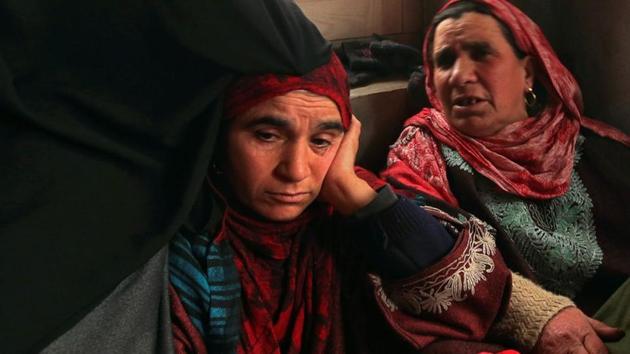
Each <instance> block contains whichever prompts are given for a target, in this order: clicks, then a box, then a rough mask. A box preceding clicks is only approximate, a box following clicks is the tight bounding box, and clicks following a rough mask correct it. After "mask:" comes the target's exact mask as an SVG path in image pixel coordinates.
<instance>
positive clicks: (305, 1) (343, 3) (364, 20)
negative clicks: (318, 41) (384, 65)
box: [296, 0, 403, 40]
mask: <svg viewBox="0 0 630 354" xmlns="http://www.w3.org/2000/svg"><path fill="white" fill-rule="evenodd" d="M402 1H403V0H296V3H297V4H298V6H300V8H301V9H302V11H304V14H306V16H307V17H308V18H309V19H310V20H311V21H313V22H314V23H315V25H316V26H317V27H318V28H319V30H320V31H321V32H322V34H323V35H324V37H326V38H327V39H329V40H335V39H345V38H357V37H367V36H370V35H371V34H373V33H377V34H391V33H400V32H402Z"/></svg>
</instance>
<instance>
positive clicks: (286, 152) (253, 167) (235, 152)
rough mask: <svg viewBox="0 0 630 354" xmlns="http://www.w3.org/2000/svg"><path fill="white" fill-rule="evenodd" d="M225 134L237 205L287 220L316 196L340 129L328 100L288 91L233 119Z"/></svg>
mask: <svg viewBox="0 0 630 354" xmlns="http://www.w3.org/2000/svg"><path fill="white" fill-rule="evenodd" d="M227 134H228V139H227V145H228V146H227V168H226V175H227V178H228V181H229V183H230V184H231V186H232V189H233V190H234V193H235V194H236V196H237V198H238V199H239V201H240V202H241V204H243V205H245V206H246V207H248V208H249V209H251V210H252V211H254V212H256V213H257V214H258V215H260V216H263V217H265V218H266V219H268V220H273V221H290V220H293V219H295V218H296V217H298V216H299V215H300V214H302V212H303V211H304V210H305V209H306V208H307V207H308V206H309V205H310V204H311V203H312V202H313V201H314V200H315V199H316V198H317V196H318V195H319V192H320V189H321V187H322V183H323V181H324V177H326V173H327V172H328V169H329V168H330V164H331V163H332V160H333V158H334V157H335V154H336V153H337V149H338V148H339V144H340V142H341V139H342V138H343V134H344V129H343V126H342V123H341V114H340V113H339V110H338V109H337V105H336V104H335V103H334V102H333V101H332V100H331V99H329V98H328V97H324V96H319V95H315V94H312V93H310V92H306V91H292V92H289V93H287V94H284V95H281V96H276V97H273V98H271V99H269V100H267V101H264V102H262V103H260V104H258V105H256V106H254V107H252V108H251V109H250V110H249V111H247V112H245V113H244V114H242V115H240V116H237V117H235V118H234V120H233V121H232V122H231V124H230V128H229V130H228V133H227Z"/></svg>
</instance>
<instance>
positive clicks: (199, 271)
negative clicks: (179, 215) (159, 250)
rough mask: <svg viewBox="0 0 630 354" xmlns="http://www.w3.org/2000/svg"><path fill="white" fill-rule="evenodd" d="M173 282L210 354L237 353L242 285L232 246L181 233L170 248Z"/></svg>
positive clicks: (198, 235) (204, 236) (203, 236)
mask: <svg viewBox="0 0 630 354" xmlns="http://www.w3.org/2000/svg"><path fill="white" fill-rule="evenodd" d="M169 270H170V272H169V273H170V281H171V284H172V285H173V287H174V288H175V290H176V291H177V294H178V295H179V297H180V299H181V301H182V304H183V306H184V308H185V309H186V312H187V313H188V316H189V317H190V319H191V322H192V323H193V325H194V326H195V327H196V328H197V329H198V330H199V333H201V335H202V336H203V338H204V340H205V342H206V346H207V348H208V352H210V353H234V352H235V351H236V345H237V343H238V340H239V333H240V327H241V321H240V294H241V285H240V280H239V276H238V272H237V270H236V267H235V265H234V261H233V251H232V248H231V246H230V245H229V243H228V242H226V241H223V242H219V243H218V244H215V243H213V242H211V240H210V238H209V237H208V235H201V234H193V233H191V234H186V235H184V234H182V233H178V234H177V235H176V236H175V238H174V239H173V240H172V241H171V244H170V254H169Z"/></svg>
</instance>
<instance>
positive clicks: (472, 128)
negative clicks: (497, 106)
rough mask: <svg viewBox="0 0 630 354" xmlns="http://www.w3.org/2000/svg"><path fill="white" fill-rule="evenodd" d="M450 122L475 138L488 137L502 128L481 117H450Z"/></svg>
mask: <svg viewBox="0 0 630 354" xmlns="http://www.w3.org/2000/svg"><path fill="white" fill-rule="evenodd" d="M449 122H450V124H451V126H452V127H453V128H455V129H456V130H457V131H458V132H460V133H461V134H464V135H467V136H470V137H473V138H486V137H489V136H492V135H494V134H495V133H496V132H497V131H499V130H501V127H496V126H493V125H489V124H487V122H485V121H484V119H483V118H480V117H468V118H466V119H454V120H453V119H449Z"/></svg>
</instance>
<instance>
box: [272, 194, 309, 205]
mask: <svg viewBox="0 0 630 354" xmlns="http://www.w3.org/2000/svg"><path fill="white" fill-rule="evenodd" d="M267 194H268V195H269V196H270V197H271V199H273V200H274V201H276V202H279V203H284V204H298V203H303V202H304V201H306V200H308V199H309V196H310V193H309V192H297V193H281V192H267Z"/></svg>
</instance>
